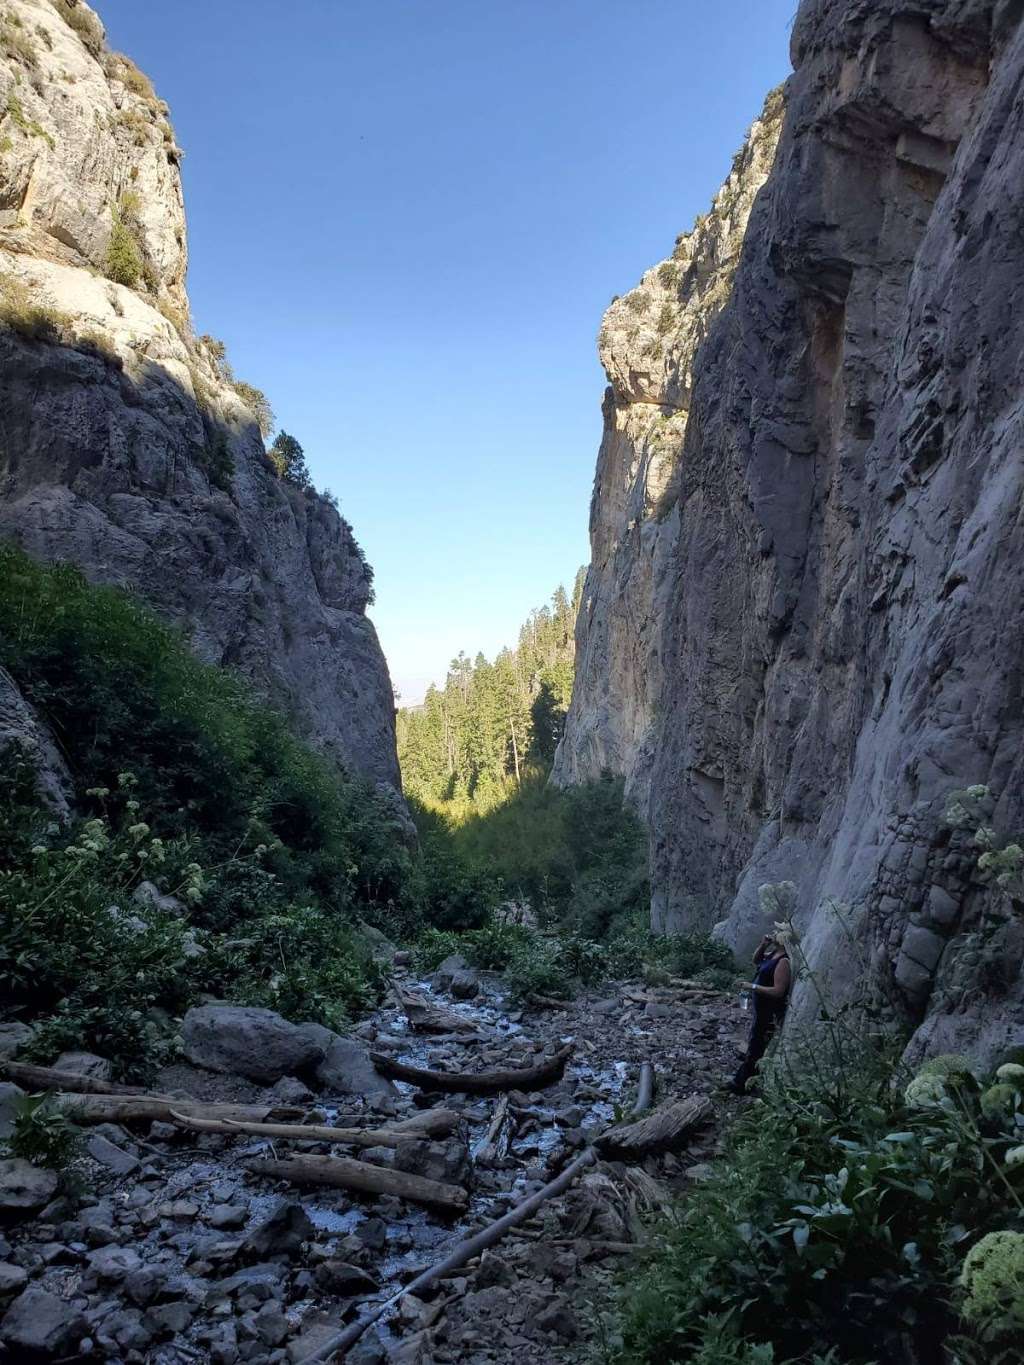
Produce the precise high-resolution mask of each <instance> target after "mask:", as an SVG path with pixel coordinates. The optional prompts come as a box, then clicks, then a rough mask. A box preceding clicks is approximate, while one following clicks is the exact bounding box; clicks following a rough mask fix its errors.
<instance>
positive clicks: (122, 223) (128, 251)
mask: <svg viewBox="0 0 1024 1365" xmlns="http://www.w3.org/2000/svg"><path fill="white" fill-rule="evenodd" d="M104 270H105V272H106V275H107V277H108V279H111V280H113V281H114V283H115V284H123V285H124V286H125V287H126V288H127V289H135V288H137V286H138V283H139V280H140V279H141V277H142V248H141V247H140V246H139V242H138V237H137V234H136V231H135V229H134V228H133V227H132V226H131V225H130V223H129V222H128V221H126V218H125V216H124V215H123V213H122V211H121V210H120V209H118V210H116V211H115V213H114V223H113V227H112V228H111V232H110V241H109V242H108V243H107V255H106V261H105V265H104Z"/></svg>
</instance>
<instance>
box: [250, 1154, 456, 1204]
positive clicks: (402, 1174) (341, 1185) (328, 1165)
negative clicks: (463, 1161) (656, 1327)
mask: <svg viewBox="0 0 1024 1365" xmlns="http://www.w3.org/2000/svg"><path fill="white" fill-rule="evenodd" d="M245 1166H246V1169H247V1170H249V1171H251V1172H252V1173H253V1174H254V1175H261V1176H269V1177H270V1178H271V1179H273V1180H290V1181H291V1182H292V1184H294V1185H328V1186H330V1187H331V1188H332V1189H339V1190H355V1191H357V1192H358V1193H360V1194H374V1195H376V1194H393V1195H395V1196H396V1197H397V1198H398V1199H408V1200H409V1201H410V1202H412V1203H414V1204H425V1205H426V1206H427V1207H428V1208H432V1209H439V1210H441V1211H443V1212H445V1213H465V1212H466V1209H467V1208H468V1207H469V1195H468V1194H467V1193H466V1191H465V1190H464V1189H463V1188H462V1186H461V1185H444V1184H442V1183H441V1181H440V1180H427V1179H426V1178H425V1177H424V1176H421V1175H410V1174H409V1173H408V1172H406V1171H394V1170H390V1169H388V1168H387V1167H385V1166H371V1165H370V1163H369V1162H368V1161H355V1160H353V1159H352V1158H351V1157H344V1156H292V1157H289V1158H288V1159H287V1160H281V1161H247V1162H246V1163H245Z"/></svg>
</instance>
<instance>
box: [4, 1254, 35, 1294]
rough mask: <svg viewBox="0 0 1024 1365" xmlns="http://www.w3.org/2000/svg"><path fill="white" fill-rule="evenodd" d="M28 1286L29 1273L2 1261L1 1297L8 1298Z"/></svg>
mask: <svg viewBox="0 0 1024 1365" xmlns="http://www.w3.org/2000/svg"><path fill="white" fill-rule="evenodd" d="M26 1284H28V1271H27V1270H22V1268H21V1266H20V1265H11V1263H10V1262H9V1261H0V1297H2V1298H8V1297H9V1296H10V1295H11V1294H17V1293H18V1292H19V1291H20V1290H22V1289H24V1288H25V1285H26Z"/></svg>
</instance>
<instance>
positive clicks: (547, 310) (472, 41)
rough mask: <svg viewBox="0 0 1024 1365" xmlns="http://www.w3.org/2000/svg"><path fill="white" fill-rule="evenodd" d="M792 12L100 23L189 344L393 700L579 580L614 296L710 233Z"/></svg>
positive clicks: (306, 6)
mask: <svg viewBox="0 0 1024 1365" xmlns="http://www.w3.org/2000/svg"><path fill="white" fill-rule="evenodd" d="M796 2H797V0H718V2H717V3H716V4H711V5H709V4H708V3H707V0H292V3H290V4H282V3H280V0H174V4H173V6H171V7H170V8H169V7H168V6H167V5H158V4H151V3H140V0H95V4H96V7H97V9H98V10H99V13H100V15H101V17H102V18H103V20H104V22H105V23H106V25H107V28H108V33H109V38H110V42H111V44H112V45H113V46H114V47H116V48H119V49H121V50H123V51H125V52H127V53H129V54H130V55H131V56H132V57H133V58H134V59H135V60H136V61H137V62H138V63H139V65H140V66H142V67H143V69H144V70H146V71H147V72H148V73H149V74H150V75H151V76H152V78H153V80H154V81H155V83H156V85H157V89H158V91H159V93H160V94H161V95H162V96H163V98H164V99H166V100H168V101H169V103H170V105H171V113H172V119H173V121H174V124H175V127H176V129H177V131H178V139H179V142H180V143H181V145H182V146H183V147H184V148H185V150H186V154H187V155H186V159H185V162H184V176H185V193H186V199H187V208H188V215H189V228H190V244H191V260H192V265H191V270H190V275H189V286H190V292H191V297H192V305H193V313H194V318H195V322H196V326H197V329H198V330H199V331H200V332H207V331H208V332H212V333H213V334H214V335H216V336H220V337H222V338H223V339H224V340H225V341H226V342H227V346H228V353H229V356H230V358H231V360H232V361H233V363H234V365H235V369H236V371H237V372H238V374H239V375H240V376H241V377H243V378H245V379H248V380H249V381H250V382H252V383H254V384H257V385H259V386H260V387H261V388H263V389H265V390H266V392H267V394H268V396H269V397H270V399H271V401H272V403H273V406H274V409H275V411H276V412H277V415H278V420H279V423H280V425H281V426H282V427H284V428H285V429H286V430H287V431H290V432H291V433H292V434H293V435H295V436H297V437H298V439H299V440H300V441H301V442H302V444H303V445H304V446H305V449H306V454H307V458H308V460H309V464H310V468H311V470H312V473H313V476H314V478H315V480H316V482H317V484H318V485H319V486H320V487H329V488H331V489H333V490H334V492H335V493H337V494H338V496H339V498H340V500H341V508H342V511H343V512H344V513H345V515H346V516H347V517H348V518H349V520H350V521H351V522H352V524H353V526H354V527H355V531H356V535H357V536H358V538H359V540H360V541H361V542H362V544H363V546H364V548H365V550H366V552H367V554H368V556H369V558H370V561H371V562H372V564H373V565H374V567H375V569H376V575H377V578H376V582H377V605H376V607H374V609H373V616H374V619H375V621H376V623H377V628H378V630H379V631H380V635H381V639H382V642H383V644H384V648H385V651H386V653H387V656H388V660H389V663H390V665H391V671H392V675H393V678H394V680H395V683H396V685H397V686H398V687H399V689H400V691H401V693H402V697H403V700H404V701H415V700H418V699H419V697H420V696H421V695H422V692H423V690H424V688H425V686H426V684H427V682H428V681H430V680H439V681H443V678H444V673H445V670H446V666H447V663H448V661H449V659H450V658H451V657H452V656H453V655H454V654H455V653H457V652H458V650H459V649H465V650H466V651H467V652H469V653H471V654H475V653H476V651H477V650H479V649H482V650H483V651H484V652H485V653H486V654H488V655H490V654H493V653H494V652H496V651H497V650H498V649H499V648H500V647H501V646H502V645H504V644H506V643H513V642H514V639H515V632H516V629H517V627H518V625H519V623H520V622H521V621H522V620H523V619H525V617H526V616H527V614H528V612H529V611H530V610H531V608H533V607H535V606H540V605H542V604H543V603H544V602H545V601H546V600H547V598H548V597H549V596H550V594H551V592H552V591H553V590H554V588H555V587H556V586H557V584H558V583H559V582H560V581H564V582H568V581H569V580H571V578H572V575H573V573H574V572H575V570H576V568H577V567H578V566H579V565H580V564H581V563H584V562H585V561H586V559H587V558H588V553H587V517H588V508H589V501H590V490H591V484H592V480H593V472H594V461H595V456H596V453H597V446H598V440H599V436H600V411H599V409H600V400H601V395H602V391H603V387H604V378H603V375H602V372H601V369H600V366H599V365H598V363H597V359H596V351H595V337H596V334H597V330H598V327H599V325H600V320H601V314H602V312H603V311H604V309H605V307H606V306H607V304H608V302H609V300H610V298H611V296H612V295H613V294H616V293H623V292H625V290H627V289H628V288H630V287H631V285H632V284H633V283H634V282H635V281H636V280H637V278H638V277H639V275H640V274H641V273H642V272H643V271H644V270H646V269H647V268H648V267H649V266H651V265H653V264H654V263H655V262H656V261H657V260H660V259H661V258H663V257H664V256H666V255H667V254H668V253H669V252H670V250H671V248H672V244H673V240H674V238H675V236H676V234H677V233H678V232H680V231H682V230H684V229H685V228H688V227H689V226H690V224H691V222H692V220H693V218H694V217H695V216H696V214H697V213H699V212H702V211H703V210H705V209H706V208H707V206H708V204H709V202H710V200H711V197H712V195H713V194H714V192H715V190H716V189H717V187H718V185H719V184H720V183H721V181H722V179H723V178H724V176H725V174H726V173H727V171H728V168H729V162H730V159H731V157H732V154H733V152H734V151H735V150H736V149H737V148H738V147H739V145H740V144H741V142H742V140H743V136H744V133H745V130H746V128H747V126H748V125H749V123H750V122H751V120H752V119H753V118H754V116H755V115H756V114H757V112H758V110H759V109H760V107H761V103H762V100H763V98H764V95H765V93H766V92H767V90H768V89H769V88H770V87H771V86H773V85H775V84H777V83H778V82H779V81H780V80H782V79H783V78H784V77H785V76H786V75H787V74H788V72H789V61H788V39H789V29H790V26H791V22H792V18H793V13H794V10H795V8H796Z"/></svg>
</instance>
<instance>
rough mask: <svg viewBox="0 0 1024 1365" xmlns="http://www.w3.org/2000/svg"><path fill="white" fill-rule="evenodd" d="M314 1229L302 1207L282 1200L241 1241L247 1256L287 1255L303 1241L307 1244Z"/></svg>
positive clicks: (287, 1200) (313, 1233)
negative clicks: (268, 1215)
mask: <svg viewBox="0 0 1024 1365" xmlns="http://www.w3.org/2000/svg"><path fill="white" fill-rule="evenodd" d="M315 1235H316V1229H315V1228H314V1227H313V1224H312V1223H311V1222H310V1220H309V1216H308V1215H307V1213H306V1211H305V1209H304V1208H303V1207H302V1205H301V1204H297V1203H295V1202H294V1201H293V1200H289V1199H285V1200H282V1201H281V1203H280V1204H279V1205H278V1206H277V1208H276V1209H275V1210H274V1212H273V1213H272V1214H271V1215H270V1217H269V1218H267V1219H266V1220H265V1221H264V1222H262V1223H260V1224H259V1225H258V1226H257V1227H254V1228H253V1229H252V1230H251V1231H250V1232H249V1233H248V1234H247V1235H246V1236H245V1238H244V1239H243V1242H242V1253H243V1255H246V1256H261V1257H263V1256H290V1255H292V1254H293V1253H294V1252H296V1251H298V1249H299V1247H300V1246H301V1245H302V1243H303V1242H307V1241H310V1240H311V1239H312V1238H313V1237H314V1236H315Z"/></svg>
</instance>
